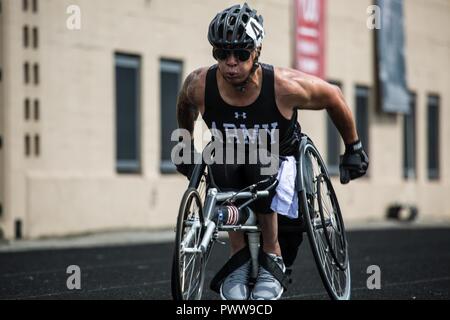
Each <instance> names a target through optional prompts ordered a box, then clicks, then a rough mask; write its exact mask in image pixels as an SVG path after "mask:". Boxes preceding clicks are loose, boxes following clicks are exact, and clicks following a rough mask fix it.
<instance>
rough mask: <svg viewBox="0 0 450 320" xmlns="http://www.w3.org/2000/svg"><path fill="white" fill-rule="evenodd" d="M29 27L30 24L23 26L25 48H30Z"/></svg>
mask: <svg viewBox="0 0 450 320" xmlns="http://www.w3.org/2000/svg"><path fill="white" fill-rule="evenodd" d="M28 33H29V28H28V26H24V27H23V47H24V48H28V44H29V36H28Z"/></svg>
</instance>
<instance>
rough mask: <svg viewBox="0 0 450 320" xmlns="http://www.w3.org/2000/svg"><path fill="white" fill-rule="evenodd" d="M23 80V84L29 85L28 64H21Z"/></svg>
mask: <svg viewBox="0 0 450 320" xmlns="http://www.w3.org/2000/svg"><path fill="white" fill-rule="evenodd" d="M23 78H24V81H25V84H28V83H30V64H29V63H28V62H25V63H24V64H23Z"/></svg>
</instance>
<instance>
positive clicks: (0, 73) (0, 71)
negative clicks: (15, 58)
mask: <svg viewBox="0 0 450 320" xmlns="http://www.w3.org/2000/svg"><path fill="white" fill-rule="evenodd" d="M2 76H3V74H2V68H1V67H0V82H2Z"/></svg>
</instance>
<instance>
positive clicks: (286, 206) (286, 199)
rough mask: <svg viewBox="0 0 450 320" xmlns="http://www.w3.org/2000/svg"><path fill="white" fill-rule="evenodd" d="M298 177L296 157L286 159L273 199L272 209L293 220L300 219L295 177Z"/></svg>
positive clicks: (278, 177) (282, 163)
mask: <svg viewBox="0 0 450 320" xmlns="http://www.w3.org/2000/svg"><path fill="white" fill-rule="evenodd" d="M296 176H297V165H296V160H295V157H293V156H291V157H286V160H284V161H283V162H281V165H280V169H279V170H278V176H277V180H278V181H279V182H278V186H277V188H276V189H275V191H276V194H275V196H274V197H273V199H272V203H271V205H270V208H271V209H272V210H273V211H274V212H277V213H278V214H281V215H283V216H286V217H288V218H291V219H296V218H298V197H297V192H295V177H296Z"/></svg>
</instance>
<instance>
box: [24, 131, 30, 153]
mask: <svg viewBox="0 0 450 320" xmlns="http://www.w3.org/2000/svg"><path fill="white" fill-rule="evenodd" d="M30 150H31V141H30V136H29V135H28V134H27V135H25V155H26V156H27V157H28V156H30V154H31V151H30Z"/></svg>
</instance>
